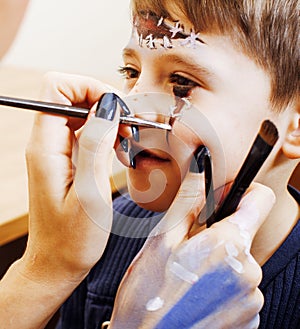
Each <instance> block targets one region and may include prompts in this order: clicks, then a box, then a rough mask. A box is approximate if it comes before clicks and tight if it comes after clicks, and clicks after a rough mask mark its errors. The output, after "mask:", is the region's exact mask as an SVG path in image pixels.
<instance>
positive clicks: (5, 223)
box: [0, 67, 43, 245]
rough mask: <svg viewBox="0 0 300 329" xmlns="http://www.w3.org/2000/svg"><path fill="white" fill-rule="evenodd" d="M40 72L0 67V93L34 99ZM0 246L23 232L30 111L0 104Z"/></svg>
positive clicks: (24, 227) (25, 220) (25, 215)
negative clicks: (26, 149) (26, 150)
mask: <svg viewBox="0 0 300 329" xmlns="http://www.w3.org/2000/svg"><path fill="white" fill-rule="evenodd" d="M42 76H43V74H42V73H40V72H35V71H27V70H20V69H14V68H7V67H0V95H5V96H14V97H26V98H37V97H38V90H39V87H40V82H41V79H42ZM0 113H1V119H0V163H1V170H0V245H3V244H4V243H7V242H9V241H12V240H14V239H16V238H18V237H20V236H23V235H24V234H26V232H27V211H28V205H27V204H28V196H27V175H26V164H25V148H26V143H27V141H28V138H29V135H30V131H31V126H32V122H33V113H32V112H29V111H23V110H16V109H11V108H6V107H3V106H0Z"/></svg>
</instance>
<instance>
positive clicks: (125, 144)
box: [119, 136, 128, 153]
mask: <svg viewBox="0 0 300 329" xmlns="http://www.w3.org/2000/svg"><path fill="white" fill-rule="evenodd" d="M119 138H120V144H121V146H122V149H123V150H124V151H125V152H126V153H127V152H128V139H127V138H124V137H122V136H120V137H119Z"/></svg>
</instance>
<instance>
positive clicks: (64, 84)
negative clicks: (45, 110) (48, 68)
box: [41, 72, 110, 108]
mask: <svg viewBox="0 0 300 329" xmlns="http://www.w3.org/2000/svg"><path fill="white" fill-rule="evenodd" d="M109 90H110V88H109V86H107V85H105V84H104V83H103V82H101V81H99V80H96V79H93V78H90V77H86V76H78V75H73V74H65V73H57V72H49V73H47V74H46V75H45V78H44V83H43V86H42V89H41V98H42V99H43V100H45V101H50V102H58V103H63V104H69V105H71V104H73V105H78V104H81V105H85V106H87V107H89V108H91V107H92V106H93V105H94V104H95V103H96V102H97V101H98V99H99V98H100V96H101V95H102V94H103V93H104V92H105V91H109Z"/></svg>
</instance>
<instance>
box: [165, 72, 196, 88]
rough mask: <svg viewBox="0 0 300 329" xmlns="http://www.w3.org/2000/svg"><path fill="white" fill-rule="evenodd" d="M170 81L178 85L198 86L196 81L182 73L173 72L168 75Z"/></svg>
mask: <svg viewBox="0 0 300 329" xmlns="http://www.w3.org/2000/svg"><path fill="white" fill-rule="evenodd" d="M170 82H171V83H173V84H174V85H177V86H180V87H190V88H194V87H196V86H198V83H196V82H194V81H192V80H190V79H188V78H186V77H184V76H182V75H179V74H175V73H174V74H172V75H171V76H170Z"/></svg>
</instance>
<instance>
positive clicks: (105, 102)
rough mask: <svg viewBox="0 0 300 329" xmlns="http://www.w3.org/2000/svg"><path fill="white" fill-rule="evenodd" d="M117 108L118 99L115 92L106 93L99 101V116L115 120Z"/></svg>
mask: <svg viewBox="0 0 300 329" xmlns="http://www.w3.org/2000/svg"><path fill="white" fill-rule="evenodd" d="M116 110H117V99H116V96H115V94H113V93H107V94H104V95H103V96H102V97H101V99H100V100H99V102H98V105H97V109H96V114H95V116H96V117H97V118H102V119H105V120H109V121H113V119H114V117H115V114H116Z"/></svg>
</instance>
